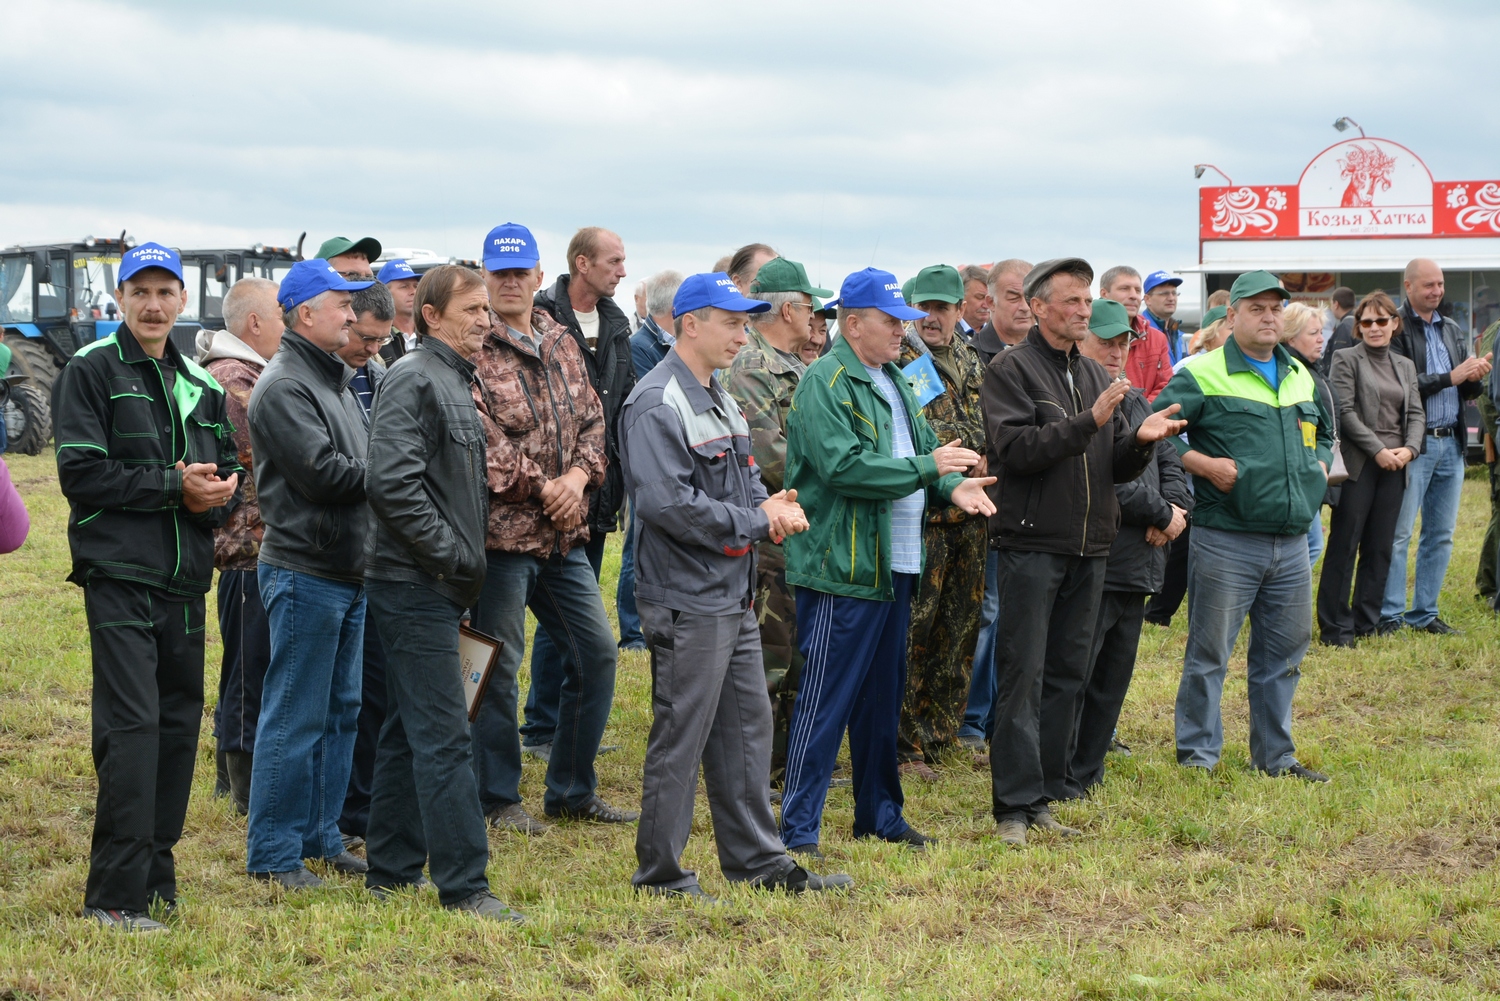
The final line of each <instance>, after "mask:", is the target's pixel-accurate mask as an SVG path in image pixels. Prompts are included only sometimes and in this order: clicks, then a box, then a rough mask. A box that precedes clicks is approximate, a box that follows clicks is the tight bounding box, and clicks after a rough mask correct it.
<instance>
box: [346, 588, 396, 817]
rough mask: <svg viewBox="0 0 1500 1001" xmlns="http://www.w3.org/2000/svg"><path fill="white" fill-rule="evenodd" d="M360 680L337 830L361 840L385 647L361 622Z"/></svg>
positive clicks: (381, 705)
mask: <svg viewBox="0 0 1500 1001" xmlns="http://www.w3.org/2000/svg"><path fill="white" fill-rule="evenodd" d="M364 656H365V660H364V666H363V672H364V676H363V679H362V680H361V682H360V690H359V700H360V701H359V729H358V730H357V731H356V732H355V734H354V763H353V765H352V766H351V767H350V769H349V791H348V792H347V793H345V794H344V812H343V813H341V814H339V830H340V831H342V832H343V833H345V834H354V835H358V836H359V837H361V838H362V837H364V836H365V831H366V829H367V828H368V827H369V824H370V793H371V790H372V788H373V786H372V783H373V782H374V780H375V746H376V744H377V743H379V741H380V728H381V727H382V726H384V725H385V704H386V695H385V647H384V646H382V645H381V643H380V630H379V629H377V628H376V627H375V626H374V624H373V623H371V622H369V621H368V614H367V616H366V622H365V649H364Z"/></svg>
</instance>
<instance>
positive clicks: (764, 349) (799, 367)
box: [750, 326, 807, 375]
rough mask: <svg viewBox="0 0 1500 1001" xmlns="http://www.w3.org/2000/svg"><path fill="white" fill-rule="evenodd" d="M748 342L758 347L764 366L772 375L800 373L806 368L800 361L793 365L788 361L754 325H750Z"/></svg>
mask: <svg viewBox="0 0 1500 1001" xmlns="http://www.w3.org/2000/svg"><path fill="white" fill-rule="evenodd" d="M750 343H751V344H754V345H755V346H756V347H757V348H758V349H760V353H761V355H762V356H764V357H765V359H766V368H768V369H770V371H771V374H773V375H786V374H788V373H791V374H792V375H801V374H802V373H803V371H805V370H806V368H807V366H805V365H803V364H801V362H800V361H799V362H798V363H797V364H795V365H794V364H792V363H791V362H790V361H788V360H787V358H786V356H785V355H783V354H782V353H781V352H780V351H778V350H776V345H774V344H772V343H771V342H770V341H768V340H766V337H765V335H764V334H762V333H761V332H760V331H759V330H756V329H755V327H754V326H752V327H750Z"/></svg>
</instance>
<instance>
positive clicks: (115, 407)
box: [109, 376, 161, 438]
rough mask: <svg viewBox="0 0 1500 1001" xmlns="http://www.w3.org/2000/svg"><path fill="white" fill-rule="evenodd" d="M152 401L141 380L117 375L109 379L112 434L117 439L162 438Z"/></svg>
mask: <svg viewBox="0 0 1500 1001" xmlns="http://www.w3.org/2000/svg"><path fill="white" fill-rule="evenodd" d="M152 404H153V398H152V396H151V394H150V393H148V392H146V387H145V386H144V385H142V383H141V380H140V379H138V378H136V377H134V376H115V377H114V378H111V379H110V380H109V408H110V411H111V414H110V431H112V432H113V433H114V435H115V437H117V438H160V437H161V431H160V429H159V428H157V426H156V414H155V413H154V410H153V406H152Z"/></svg>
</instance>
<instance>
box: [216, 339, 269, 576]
mask: <svg viewBox="0 0 1500 1001" xmlns="http://www.w3.org/2000/svg"><path fill="white" fill-rule="evenodd" d="M203 333H205V334H206V333H208V331H204V332H203ZM200 336H201V335H200ZM200 343H201V342H200ZM200 364H201V365H202V366H203V367H204V368H206V369H208V371H209V373H210V374H211V375H212V376H213V377H214V378H215V379H217V380H219V385H221V386H223V387H224V407H225V409H226V410H227V411H228V412H229V423H230V424H232V425H234V434H233V435H232V436H231V437H232V439H233V441H234V447H235V451H236V452H238V453H239V459H240V465H242V466H244V467H245V471H244V473H242V474H241V475H240V496H241V498H242V499H241V501H240V504H239V506H238V507H236V508H235V509H234V510H232V511H230V512H229V518H228V520H227V521H225V522H224V524H223V526H222V527H220V528H216V529H214V568H215V569H216V570H220V571H224V570H254V569H255V568H256V565H257V564H258V563H259V562H260V540H261V537H262V536H263V535H265V533H266V527H265V524H264V523H262V522H261V520H260V502H259V501H258V500H257V499H256V496H255V463H254V457H253V456H252V455H251V454H250V418H249V417H247V416H246V415H245V408H246V407H247V406H248V405H249V403H250V390H252V389H254V388H255V380H257V379H259V378H260V373H261V372H262V371H264V370H265V367H266V360H265V359H264V358H262V357H261V356H260V355H258V354H256V353H255V351H254V349H253V348H251V347H250V345H248V344H246V343H245V342H244V341H242V340H240V339H239V338H238V337H236V336H234V335H233V334H231V333H230V332H229V331H227V330H215V331H214V332H213V334H212V339H211V340H209V342H208V344H207V350H206V351H205V352H204V354H203V357H202V360H201V361H200Z"/></svg>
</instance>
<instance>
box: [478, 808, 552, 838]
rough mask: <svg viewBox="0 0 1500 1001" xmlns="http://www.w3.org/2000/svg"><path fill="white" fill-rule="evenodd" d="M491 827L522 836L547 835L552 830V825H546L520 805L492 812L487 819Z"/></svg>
mask: <svg viewBox="0 0 1500 1001" xmlns="http://www.w3.org/2000/svg"><path fill="white" fill-rule="evenodd" d="M485 819H486V820H488V821H489V822H490V826H491V827H493V828H494V829H495V830H497V831H516V832H518V833H520V834H546V833H547V832H548V831H549V830H551V829H552V828H551V825H549V824H544V823H542V822H541V821H540V820H537V819H536V818H535V817H533V816H532V815H531V814H529V813H527V812H526V808H525V807H524V806H522V805H521V804H520V803H511V804H510V805H509V806H502V807H499V808H498V809H494V810H491V811H490V812H489V814H488V815H487V816H486V817H485Z"/></svg>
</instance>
